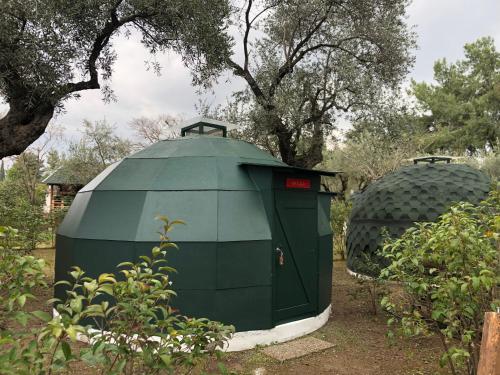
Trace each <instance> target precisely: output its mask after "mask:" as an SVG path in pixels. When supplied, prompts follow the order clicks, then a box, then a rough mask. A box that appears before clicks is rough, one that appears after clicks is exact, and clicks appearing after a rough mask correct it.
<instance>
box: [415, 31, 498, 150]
mask: <svg viewBox="0 0 500 375" xmlns="http://www.w3.org/2000/svg"><path fill="white" fill-rule="evenodd" d="M464 52H465V59H463V60H459V61H457V62H456V63H450V64H448V63H447V61H446V59H441V60H438V61H436V63H435V64H434V80H435V81H436V84H428V83H425V82H421V83H417V82H413V83H412V92H413V94H414V95H415V97H416V99H417V102H418V105H419V108H420V110H421V118H420V123H421V127H422V128H423V129H424V130H425V131H426V132H427V135H428V136H427V138H426V141H427V145H426V149H427V151H430V152H433V151H437V150H440V151H443V150H445V151H455V152H458V153H460V154H462V153H464V152H465V151H467V152H469V153H475V152H476V151H480V150H485V149H488V148H492V147H495V146H496V145H498V139H499V138H500V53H499V52H498V51H497V50H496V48H495V43H494V40H493V38H490V37H486V38H480V39H478V40H477V41H475V42H474V43H470V44H466V45H465V47H464Z"/></svg>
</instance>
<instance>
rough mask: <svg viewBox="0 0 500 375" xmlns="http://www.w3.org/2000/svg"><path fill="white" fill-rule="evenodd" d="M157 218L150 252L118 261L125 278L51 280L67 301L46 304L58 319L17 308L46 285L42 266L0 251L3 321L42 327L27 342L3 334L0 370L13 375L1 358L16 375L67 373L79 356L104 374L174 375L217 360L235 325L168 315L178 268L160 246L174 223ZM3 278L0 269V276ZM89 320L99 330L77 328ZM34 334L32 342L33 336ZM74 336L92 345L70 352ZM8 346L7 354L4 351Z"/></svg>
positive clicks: (77, 273)
mask: <svg viewBox="0 0 500 375" xmlns="http://www.w3.org/2000/svg"><path fill="white" fill-rule="evenodd" d="M161 220H162V221H163V225H162V227H163V230H164V231H163V232H162V234H161V239H162V241H161V243H160V245H159V246H157V247H155V248H153V250H152V252H151V254H150V255H142V256H141V257H139V260H138V262H136V263H133V262H124V263H121V264H120V265H119V266H120V267H122V268H123V269H122V270H121V272H122V273H123V274H124V276H125V278H123V277H122V278H118V277H117V276H116V275H115V274H112V273H104V274H101V275H99V276H98V277H97V278H96V279H93V278H90V277H86V276H85V272H84V271H83V270H81V269H80V268H78V267H73V268H72V269H71V271H70V272H69V277H70V279H71V282H70V281H66V280H62V281H59V282H57V283H56V285H57V286H59V287H63V288H64V289H65V290H66V298H65V299H61V300H59V299H55V298H54V299H50V300H49V301H48V304H49V305H50V306H51V307H54V308H55V309H56V311H57V314H55V316H51V315H50V314H49V313H47V312H44V311H33V312H31V313H27V312H24V311H20V309H21V308H22V307H23V306H25V303H26V301H27V299H28V298H31V297H32V293H31V290H32V288H34V287H36V286H39V285H41V284H40V282H42V281H43V280H44V279H43V277H44V276H42V275H43V272H42V271H41V267H43V262H39V261H38V260H36V259H35V258H33V257H20V256H19V255H18V254H14V253H13V254H12V257H10V255H9V257H5V254H4V253H2V252H1V251H0V271H1V270H9V271H10V276H14V278H13V279H12V280H11V279H9V280H10V283H6V284H1V286H2V288H3V287H6V288H7V289H8V290H9V292H10V294H9V298H8V300H7V302H9V304H8V306H9V309H10V310H9V311H10V312H11V314H10V316H9V317H8V318H9V319H15V320H16V321H17V322H18V323H20V324H22V325H26V324H27V322H28V319H29V318H30V317H35V318H37V319H39V320H40V321H42V322H43V323H44V324H43V325H42V326H41V327H40V328H38V329H37V330H35V331H34V332H33V333H31V332H30V333H24V334H25V335H26V336H23V338H26V339H25V340H18V338H19V337H20V336H19V337H18V336H14V334H12V333H10V332H7V333H4V332H3V331H2V332H1V333H0V372H2V373H6V374H9V373H14V372H8V371H5V368H4V367H5V366H4V364H3V363H1V362H2V361H5V362H6V363H8V364H9V366H10V367H11V368H15V369H16V371H17V372H15V373H16V375H17V374H31V373H37V374H44V373H47V372H48V371H49V369H50V371H52V372H58V371H62V370H67V369H68V365H69V363H71V361H74V360H77V359H81V360H83V361H84V362H86V363H88V364H89V365H92V366H98V367H100V368H101V369H102V371H103V373H106V374H123V373H126V374H129V373H130V374H133V373H156V372H157V371H159V370H162V371H165V370H166V371H167V372H168V373H174V372H175V373H176V372H177V371H178V370H179V371H180V370H182V372H184V370H186V371H188V370H189V369H191V368H193V367H194V366H196V365H197V364H199V363H200V362H202V361H204V360H205V359H206V358H207V357H208V356H212V355H217V354H218V353H219V349H220V348H222V347H223V346H224V343H225V341H226V340H227V339H228V338H229V337H230V336H231V334H232V332H234V327H231V326H224V325H223V324H221V323H218V322H212V321H210V320H208V319H192V318H187V317H184V316H181V315H178V314H173V313H172V310H173V309H172V308H171V307H170V306H169V301H170V298H171V297H172V296H175V295H176V293H175V292H174V291H173V290H171V289H170V285H171V283H170V278H169V273H170V272H175V269H174V268H172V267H169V266H167V265H165V264H166V263H167V260H166V251H164V250H163V249H164V248H166V247H170V246H169V245H171V244H172V243H171V242H170V241H169V237H168V232H169V229H170V228H171V226H172V225H176V224H178V222H176V221H171V222H170V221H168V219H167V218H166V217H163V218H162V219H161ZM9 254H11V253H9ZM6 261H8V264H6ZM9 267H12V268H9ZM2 275H3V274H2V273H1V272H0V278H1V277H2ZM38 277H40V278H41V279H40V280H41V281H40V282H37V280H39V279H38ZM42 285H45V284H42ZM2 295H3V294H0V298H2ZM88 321H91V322H92V324H93V328H98V329H97V330H91V329H90V328H91V326H82V325H81V324H83V323H82V322H88ZM33 334H35V336H36V340H33V339H32V337H33ZM79 335H84V336H86V338H87V339H88V340H89V342H90V347H89V348H87V349H83V350H82V351H81V352H79V351H74V350H72V346H71V345H70V341H73V342H74V341H76V340H77V339H78V337H79ZM153 337H154V339H152V338H153ZM8 348H11V349H9V351H8V352H6V350H7V349H8ZM186 348H189V350H188V351H186ZM9 366H7V368H8V367H9ZM130 369H135V370H130ZM130 371H132V372H130Z"/></svg>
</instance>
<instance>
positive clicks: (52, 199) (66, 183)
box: [42, 167, 85, 212]
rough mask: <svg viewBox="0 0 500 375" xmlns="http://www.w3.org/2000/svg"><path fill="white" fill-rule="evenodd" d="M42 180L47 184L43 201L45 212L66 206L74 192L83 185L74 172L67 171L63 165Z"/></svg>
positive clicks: (71, 200) (71, 199) (74, 194)
mask: <svg viewBox="0 0 500 375" xmlns="http://www.w3.org/2000/svg"><path fill="white" fill-rule="evenodd" d="M42 182H43V183H44V184H47V186H48V187H47V196H46V201H45V211H46V212H52V211H54V210H57V209H61V208H65V207H66V208H68V207H69V206H70V205H71V202H73V199H74V198H75V196H76V193H78V191H79V190H80V189H81V188H82V187H83V186H84V185H85V183H84V182H83V181H78V178H77V177H76V176H74V174H72V173H67V171H66V170H65V169H64V168H63V167H60V168H58V169H56V170H55V171H54V172H53V173H51V174H50V175H49V176H47V177H46V178H45V179H44V180H43V181H42Z"/></svg>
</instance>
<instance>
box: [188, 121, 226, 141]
mask: <svg viewBox="0 0 500 375" xmlns="http://www.w3.org/2000/svg"><path fill="white" fill-rule="evenodd" d="M233 128H235V125H233V124H230V123H227V122H223V121H218V120H213V119H208V118H205V117H196V118H194V119H191V120H190V121H189V122H187V123H186V124H185V125H184V127H182V129H181V136H182V137H186V136H190V135H195V136H196V135H201V136H203V135H212V136H218V137H224V138H226V137H227V131H228V130H232V129H233Z"/></svg>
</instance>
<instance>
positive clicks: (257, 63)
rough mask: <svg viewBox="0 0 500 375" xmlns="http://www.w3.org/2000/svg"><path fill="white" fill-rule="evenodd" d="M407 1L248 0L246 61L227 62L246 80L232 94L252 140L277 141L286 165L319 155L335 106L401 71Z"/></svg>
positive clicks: (351, 105)
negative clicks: (250, 130)
mask: <svg viewBox="0 0 500 375" xmlns="http://www.w3.org/2000/svg"><path fill="white" fill-rule="evenodd" d="M407 4H408V1H407V0H397V1H393V0H391V1H389V0H376V1H332V0H313V1H298V0H297V1H295V0H292V1H284V0H283V1H282V0H270V1H262V2H257V1H252V0H248V1H247V2H246V6H245V7H243V9H242V10H241V12H240V14H241V16H242V17H241V18H242V20H237V23H239V25H240V28H241V30H242V32H243V38H242V42H241V49H242V51H243V62H242V63H238V62H237V61H236V60H237V59H236V57H234V56H233V57H230V58H227V61H226V63H227V66H228V67H229V68H230V69H231V70H232V71H233V73H234V74H235V75H236V76H239V77H242V78H243V79H245V81H246V82H247V83H248V89H247V90H246V91H244V92H242V93H239V94H237V96H236V100H237V101H238V102H240V103H242V109H243V112H244V114H245V116H244V118H243V123H245V122H246V123H247V125H248V126H250V127H251V129H252V130H253V131H252V132H251V134H250V136H251V137H252V138H253V139H252V140H254V141H256V142H257V143H259V144H262V145H267V146H269V147H270V148H271V150H272V148H274V146H276V148H277V150H278V151H279V154H280V156H281V158H282V160H283V161H284V162H286V163H288V164H291V165H296V166H301V167H308V168H309V167H312V166H314V165H316V164H318V163H319V162H321V160H322V151H323V145H324V139H325V135H326V134H328V132H329V131H331V130H332V128H333V127H334V125H335V120H336V118H337V117H338V116H339V113H343V112H348V111H351V110H356V109H359V108H362V107H365V106H367V105H370V103H371V102H373V101H375V100H376V98H377V94H378V93H379V91H380V89H381V88H382V87H389V88H391V87H394V86H395V85H396V84H397V83H398V82H399V81H400V80H401V79H402V77H404V76H405V75H406V73H407V71H408V68H409V66H410V65H411V63H412V61H413V58H412V57H411V56H410V54H409V51H410V49H411V48H412V47H413V46H414V43H415V42H414V39H415V38H414V35H413V33H412V32H410V31H409V30H408V27H407V26H406V24H405V23H404V17H405V7H406V6H407ZM255 35H258V36H259V39H257V40H255V37H254V36H255ZM260 36H262V37H260ZM269 138H271V139H269Z"/></svg>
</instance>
